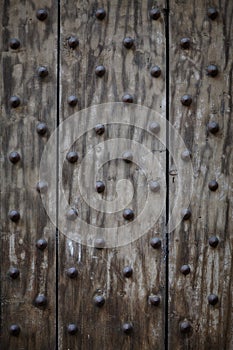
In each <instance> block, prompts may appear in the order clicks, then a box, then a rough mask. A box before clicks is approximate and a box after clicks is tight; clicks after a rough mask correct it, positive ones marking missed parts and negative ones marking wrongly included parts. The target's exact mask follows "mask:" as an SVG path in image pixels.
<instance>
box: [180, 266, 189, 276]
mask: <svg viewBox="0 0 233 350" xmlns="http://www.w3.org/2000/svg"><path fill="white" fill-rule="evenodd" d="M190 271H191V270H190V267H189V265H183V266H181V268H180V272H181V273H183V275H185V276H186V275H188V274H189V273H190Z"/></svg>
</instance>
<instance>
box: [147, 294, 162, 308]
mask: <svg viewBox="0 0 233 350" xmlns="http://www.w3.org/2000/svg"><path fill="white" fill-rule="evenodd" d="M149 302H150V303H151V305H154V306H159V304H160V297H158V296H157V295H150V296H149Z"/></svg>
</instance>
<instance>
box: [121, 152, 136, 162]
mask: <svg viewBox="0 0 233 350" xmlns="http://www.w3.org/2000/svg"><path fill="white" fill-rule="evenodd" d="M122 158H123V160H124V161H125V162H126V163H131V162H132V160H133V153H132V152H131V151H125V152H124V153H123V154H122Z"/></svg>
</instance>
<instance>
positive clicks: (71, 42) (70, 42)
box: [68, 36, 79, 49]
mask: <svg viewBox="0 0 233 350" xmlns="http://www.w3.org/2000/svg"><path fill="white" fill-rule="evenodd" d="M68 45H69V47H70V48H71V49H75V48H76V47H77V46H78V45H79V40H78V38H77V37H76V36H70V37H69V39H68Z"/></svg>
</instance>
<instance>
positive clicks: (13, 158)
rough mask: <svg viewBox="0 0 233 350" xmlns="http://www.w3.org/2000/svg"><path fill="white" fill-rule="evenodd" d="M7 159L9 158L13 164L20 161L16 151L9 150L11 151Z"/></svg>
mask: <svg viewBox="0 0 233 350" xmlns="http://www.w3.org/2000/svg"><path fill="white" fill-rule="evenodd" d="M9 160H10V161H11V163H13V164H16V163H18V162H19V161H20V154H19V153H18V152H15V151H13V152H11V153H10V154H9Z"/></svg>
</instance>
